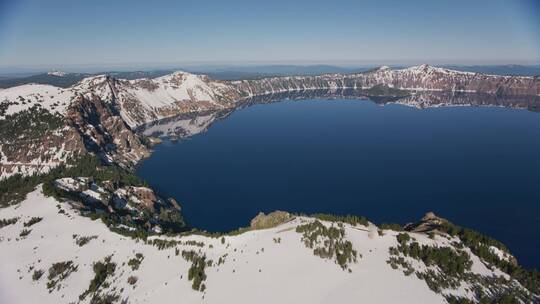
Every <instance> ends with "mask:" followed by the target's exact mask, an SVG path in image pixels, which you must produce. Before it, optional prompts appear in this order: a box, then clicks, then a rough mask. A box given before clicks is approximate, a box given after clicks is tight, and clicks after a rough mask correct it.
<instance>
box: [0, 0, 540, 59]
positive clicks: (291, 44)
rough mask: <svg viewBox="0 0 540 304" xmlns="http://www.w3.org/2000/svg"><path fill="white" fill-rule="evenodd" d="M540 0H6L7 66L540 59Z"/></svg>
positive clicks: (0, 8)
mask: <svg viewBox="0 0 540 304" xmlns="http://www.w3.org/2000/svg"><path fill="white" fill-rule="evenodd" d="M539 19H540V1H534V0H532V1H521V0H516V1H504V0H490V1H487V0H477V1H464V0H453V1H421V0H418V1H328V0H326V1H318V0H310V1H292V0H288V1H281V0H273V1H254V0H251V1H234V0H229V1H204V0H201V1H124V0H114V1H102V0H94V1H77V0H62V1H61V0H51V1H42V0H0V67H32V66H34V67H36V66H42V67H46V66H51V67H63V66H90V65H102V66H129V65H138V66H144V65H148V66H166V65H170V64H183V65H189V64H261V63H263V64H275V63H280V64H314V63H317V64H336V65H362V64H417V63H431V64H508V63H516V64H538V63H540V20H539Z"/></svg>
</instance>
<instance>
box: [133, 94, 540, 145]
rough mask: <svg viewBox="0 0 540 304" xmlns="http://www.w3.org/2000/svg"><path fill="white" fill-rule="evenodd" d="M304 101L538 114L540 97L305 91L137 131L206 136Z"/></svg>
mask: <svg viewBox="0 0 540 304" xmlns="http://www.w3.org/2000/svg"><path fill="white" fill-rule="evenodd" d="M305 99H360V100H370V101H372V102H374V103H376V104H381V105H385V104H391V103H392V104H401V105H406V106H410V107H415V108H418V109H426V108H433V107H450V106H470V107H478V106H495V107H505V108H513V109H525V110H529V111H534V112H540V96H497V95H493V94H482V93H463V92H413V93H412V94H411V95H409V96H371V95H370V94H369V92H367V91H363V90H354V89H329V90H306V91H293V92H283V93H277V94H269V95H261V96H256V97H252V98H248V99H244V100H241V101H239V102H238V103H237V107H236V108H231V109H225V110H224V109H219V110H215V111H205V112H199V113H188V114H181V115H178V116H174V117H170V118H165V119H162V120H158V121H155V122H152V123H149V124H147V125H144V126H142V127H140V128H139V130H138V131H140V132H142V133H143V134H144V135H147V136H154V137H168V138H170V139H173V140H175V139H182V138H187V137H190V136H193V135H196V134H199V133H202V132H205V131H206V130H207V129H208V128H209V127H210V125H212V124H213V123H214V122H216V121H219V120H221V119H224V118H226V117H227V116H229V115H230V114H231V113H232V112H234V111H235V110H236V109H239V108H243V107H247V106H251V105H255V104H267V103H274V102H279V101H283V100H305Z"/></svg>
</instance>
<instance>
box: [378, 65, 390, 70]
mask: <svg viewBox="0 0 540 304" xmlns="http://www.w3.org/2000/svg"><path fill="white" fill-rule="evenodd" d="M378 70H379V71H385V70H390V67H389V66H387V65H383V66H381V67H379V68H378Z"/></svg>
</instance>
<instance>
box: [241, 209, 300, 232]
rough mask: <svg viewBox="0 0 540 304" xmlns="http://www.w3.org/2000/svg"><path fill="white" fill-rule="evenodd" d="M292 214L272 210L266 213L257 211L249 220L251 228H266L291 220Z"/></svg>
mask: <svg viewBox="0 0 540 304" xmlns="http://www.w3.org/2000/svg"><path fill="white" fill-rule="evenodd" d="M291 218H292V216H291V215H290V214H289V213H288V212H285V211H274V212H270V213H268V214H264V213H263V212H259V214H257V216H256V217H254V218H253V219H252V220H251V223H250V227H251V229H267V228H272V227H275V226H277V225H280V224H283V223H285V222H287V221H289V220H291Z"/></svg>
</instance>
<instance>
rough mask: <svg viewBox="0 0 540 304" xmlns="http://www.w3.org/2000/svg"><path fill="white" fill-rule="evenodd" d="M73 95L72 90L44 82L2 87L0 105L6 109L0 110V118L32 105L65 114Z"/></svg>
mask: <svg viewBox="0 0 540 304" xmlns="http://www.w3.org/2000/svg"><path fill="white" fill-rule="evenodd" d="M74 95H75V94H74V92H73V91H72V90H69V89H63V88H59V87H55V86H51V85H44V84H26V85H22V86H17V87H12V88H8V89H3V90H0V103H1V105H2V107H6V111H5V112H4V113H2V111H1V110H0V119H3V118H5V116H6V115H11V114H15V113H18V112H20V111H24V110H26V109H29V108H31V107H33V106H38V107H42V108H43V109H46V110H48V111H50V112H51V113H60V114H62V115H65V114H66V109H67V107H68V106H69V105H70V104H71V100H72V99H73V97H74Z"/></svg>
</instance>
